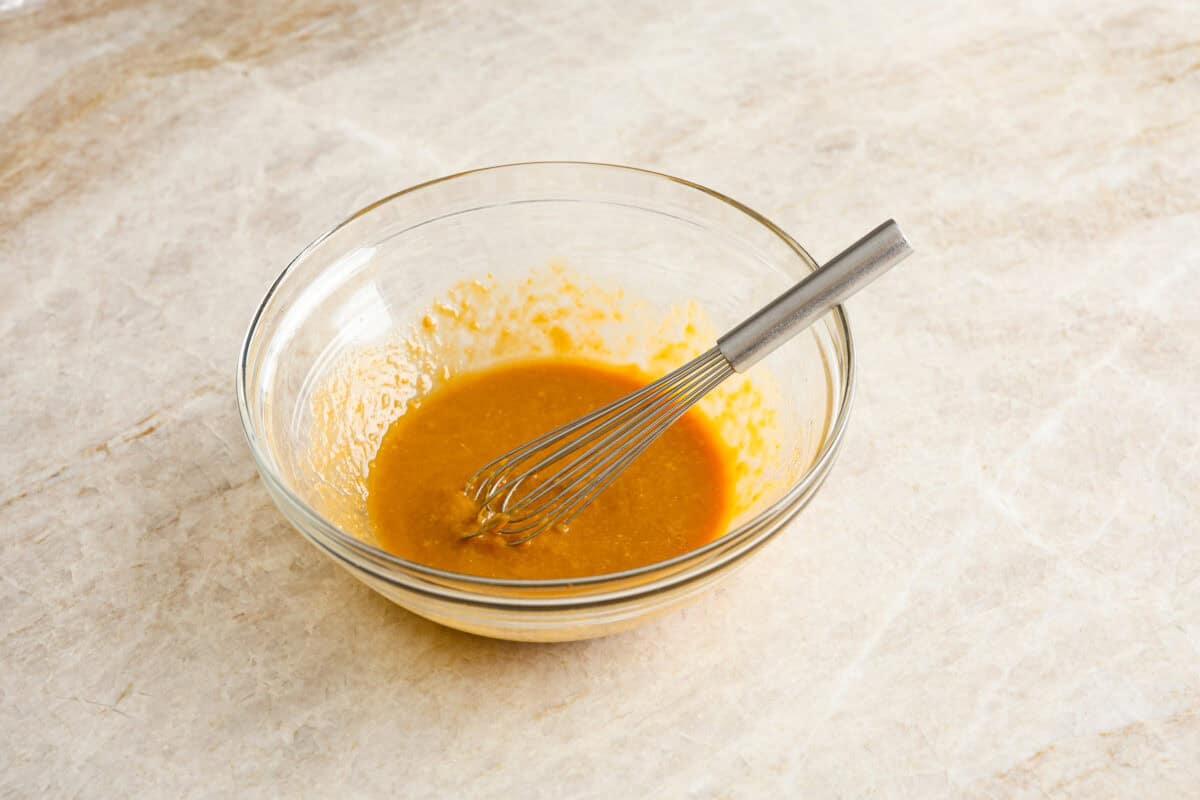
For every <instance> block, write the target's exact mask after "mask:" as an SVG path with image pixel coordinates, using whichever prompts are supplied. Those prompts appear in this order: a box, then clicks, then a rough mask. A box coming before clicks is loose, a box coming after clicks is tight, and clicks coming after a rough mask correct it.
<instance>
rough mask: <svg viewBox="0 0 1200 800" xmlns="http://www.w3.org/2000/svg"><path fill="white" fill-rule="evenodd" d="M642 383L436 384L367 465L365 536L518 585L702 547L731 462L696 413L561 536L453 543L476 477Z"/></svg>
mask: <svg viewBox="0 0 1200 800" xmlns="http://www.w3.org/2000/svg"><path fill="white" fill-rule="evenodd" d="M648 380H649V378H648V377H647V376H646V375H644V374H643V373H641V372H640V371H639V370H637V369H635V368H632V367H630V368H616V367H610V366H602V365H599V364H596V363H592V362H584V361H575V360H569V359H544V360H537V361H527V362H520V363H515V364H509V365H505V366H500V367H494V368H491V369H487V370H483V371H479V372H474V373H467V374H463V375H460V376H458V377H455V378H452V379H450V380H448V381H446V382H445V383H444V384H443V385H441V386H439V387H438V388H436V389H435V390H433V391H432V392H431V393H430V394H429V395H428V396H426V397H425V398H423V399H422V400H421V402H420V404H419V405H416V406H415V407H410V408H409V409H408V410H407V412H406V413H404V414H403V415H402V416H400V417H399V418H398V419H396V420H395V422H393V423H392V424H391V426H390V427H389V428H388V430H387V433H386V434H384V437H383V440H382V442H381V443H380V447H379V451H378V452H377V454H376V455H375V458H374V460H373V461H372V462H371V465H370V471H369V474H368V477H367V512H368V515H369V517H370V521H371V527H372V529H373V532H374V534H375V537H376V538H377V540H378V541H379V543H380V544H381V545H382V546H383V547H384V548H386V549H387V550H389V551H391V552H393V553H395V554H396V555H399V556H401V557H402V558H406V559H409V560H411V561H416V562H418V563H421V564H426V565H429V566H432V567H437V568H440V569H444V570H449V571H451V572H459V573H466V574H471V575H483V576H488V577H494V578H520V579H549V578H571V577H581V576H586V575H599V574H604V573H610V572H618V571H621V570H625V569H630V568H633V567H639V566H644V565H646V564H651V563H654V562H657V561H662V560H664V559H667V558H671V557H673V556H677V555H680V554H682V553H686V552H687V551H689V550H693V549H695V548H696V547H699V546H701V545H703V544H706V543H707V542H709V541H712V540H713V539H714V538H716V537H717V536H719V535H720V534H722V533H724V531H725V529H726V526H727V525H728V522H729V519H730V516H731V513H732V509H733V496H732V495H733V491H732V485H733V481H732V476H731V474H730V471H731V466H730V465H731V463H732V455H731V453H730V452H729V451H728V449H727V448H726V446H725V445H724V443H723V442H722V441H721V439H720V438H719V436H718V434H717V431H716V428H715V426H714V424H713V422H712V421H711V420H710V419H709V418H708V417H707V416H705V415H704V414H703V413H702V412H701V411H700V410H699V409H696V408H693V409H691V410H690V411H688V413H687V414H685V415H684V416H683V417H682V418H681V419H679V421H677V422H676V423H675V424H674V425H673V426H671V427H670V428H669V429H667V431H666V432H665V433H664V434H663V435H662V437H661V438H659V439H658V441H656V442H655V443H654V444H653V445H651V446H650V447H649V448H648V449H647V450H646V451H645V452H644V453H642V455H641V456H640V457H639V458H638V459H637V460H635V461H634V462H633V463H632V464H631V465H630V466H629V468H628V469H627V470H626V471H625V472H624V473H623V474H622V475H621V476H620V477H619V478H617V480H616V481H614V482H613V483H612V484H611V485H610V486H609V487H608V488H607V489H606V490H605V491H604V492H602V493H601V494H600V495H599V496H598V497H597V498H596V500H595V501H594V502H593V503H592V504H591V505H589V506H588V507H587V508H586V509H585V510H584V511H583V512H582V513H581V514H579V516H577V517H576V518H575V519H574V520H573V521H571V523H570V525H569V527H568V529H567V530H559V529H552V530H550V531H547V532H546V533H544V534H542V535H541V536H538V537H537V538H536V539H534V540H532V541H530V542H528V543H525V544H521V545H517V546H510V545H508V544H506V543H505V541H504V540H503V539H502V538H501V537H500V536H498V535H496V534H485V535H482V536H478V537H476V538H473V539H463V538H462V535H463V534H464V533H465V532H467V531H469V530H472V529H474V528H475V527H477V522H476V515H477V512H478V509H477V508H476V507H475V505H474V504H473V503H472V502H471V501H470V500H469V499H468V498H467V497H466V495H465V493H464V487H465V486H466V483H467V480H468V479H469V478H470V476H471V475H472V474H473V473H474V472H475V470H477V469H479V468H480V467H481V466H483V465H484V464H485V463H487V462H488V461H489V460H491V459H492V458H495V457H496V456H498V455H500V454H501V453H504V452H506V451H507V450H509V449H511V448H513V447H515V446H516V445H519V444H521V443H522V442H525V441H528V440H529V439H532V438H533V437H535V436H538V435H539V434H542V433H545V432H546V431H548V430H550V429H551V428H554V427H555V426H557V425H561V424H563V423H565V422H569V421H570V420H572V419H574V418H576V417H579V416H581V415H583V414H585V413H587V412H588V411H591V410H592V409H594V408H597V407H598V406H601V405H604V404H605V403H608V402H610V401H612V400H615V399H617V398H618V397H620V396H622V395H625V394H628V393H629V392H631V391H633V390H634V389H636V388H638V387H640V386H642V385H644V384H645V383H647V382H648ZM414 405H415V404H414Z"/></svg>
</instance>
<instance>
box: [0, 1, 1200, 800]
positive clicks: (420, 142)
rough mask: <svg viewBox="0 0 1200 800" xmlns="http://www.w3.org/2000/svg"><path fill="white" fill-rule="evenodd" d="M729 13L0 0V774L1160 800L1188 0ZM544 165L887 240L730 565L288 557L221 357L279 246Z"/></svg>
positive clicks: (237, 785) (170, 791) (1191, 789)
mask: <svg viewBox="0 0 1200 800" xmlns="http://www.w3.org/2000/svg"><path fill="white" fill-rule="evenodd" d="M239 5H241V6H246V8H244V9H242V10H237V9H236V8H235V7H236V6H239ZM736 5H737V4H730V3H724V2H715V1H714V0H700V1H699V2H695V3H689V4H687V5H686V7H685V6H677V5H676V4H671V3H639V4H636V5H635V4H625V5H623V6H622V10H621V11H619V12H618V11H614V10H613V8H612V7H611V4H604V3H574V2H571V3H560V2H554V1H553V0H544V1H540V2H539V1H534V2H521V3H517V4H476V3H462V2H453V3H443V2H420V1H419V0H414V1H413V2H408V3H397V4H390V3H381V2H373V3H365V4H362V5H352V4H349V3H343V2H333V1H332V0H330V2H322V0H302V1H301V2H295V3H289V4H279V5H277V6H276V7H275V8H273V9H269V8H268V7H267V5H266V4H257V3H245V4H221V3H217V4H213V3H199V2H189V3H167V4H164V3H148V2H140V1H139V0H132V1H129V0H90V1H87V2H84V1H83V0H81V1H80V2H75V3H57V2H32V3H26V2H22V0H10V2H5V3H0V9H3V10H2V11H0V53H2V54H3V61H4V67H5V68H4V69H3V70H2V71H0V196H2V198H3V202H2V203H0V270H2V272H0V274H2V276H3V286H4V291H3V292H2V293H0V332H2V334H3V338H4V343H5V348H4V349H5V352H4V356H3V358H0V411H2V413H0V436H2V438H3V440H4V446H3V451H2V456H0V665H2V666H0V796H3V797H27V796H49V797H113V796H138V795H140V796H150V795H153V796H171V797H190V796H204V795H215V796H233V795H237V796H256V795H284V796H298V795H308V796H383V795H390V796H403V797H413V798H417V797H438V796H455V797H489V796H497V797H504V796H507V797H514V796H520V797H526V798H538V797H561V796H571V797H619V796H629V795H631V794H632V793H633V792H632V790H633V787H643V791H644V790H645V789H649V788H653V791H651V792H650V795H651V796H656V797H691V798H729V797H777V796H801V795H802V796H806V797H942V796H945V797H965V798H1001V797H1003V798H1008V797H1049V798H1064V797H1086V798H1099V797H1110V796H1123V797H1139V798H1140V797H1155V798H1166V797H1185V796H1195V792H1196V791H1197V787H1198V786H1200V536H1198V535H1197V534H1198V525H1197V505H1198V501H1200V423H1198V422H1197V413H1196V406H1197V403H1198V401H1200V345H1198V341H1200V247H1198V246H1197V237H1198V235H1200V158H1198V157H1197V151H1198V149H1200V40H1198V39H1197V38H1196V37H1197V34H1198V28H1197V24H1196V23H1197V16H1196V8H1195V4H1194V2H1192V1H1191V0H1174V1H1173V2H1171V1H1167V0H1164V1H1163V2H1142V0H1132V1H1131V0H1099V1H1098V2H1076V3H1069V2H1054V1H1053V0H1052V2H1049V3H1042V4H1030V5H1028V6H1026V7H1024V8H1023V10H1019V11H1018V10H1004V9H1002V7H1004V6H1012V4H970V6H969V7H957V6H956V5H955V4H946V3H942V2H926V1H925V0H918V2H911V1H909V0H906V1H905V2H899V1H898V0H897V1H890V2H886V3H869V2H861V1H859V2H852V3H842V4H839V3H832V4H797V3H786V2H778V3H771V4H761V5H758V6H756V9H757V10H753V11H744V10H738V9H737V8H736ZM548 158H571V159H585V160H601V161H615V162H622V163H630V164H635V165H640V166H645V167H649V168H653V169H659V170H663V171H667V172H670V173H673V174H678V175H682V176H685V177H689V178H692V179H694V180H697V181H700V182H702V183H705V184H707V185H710V186H713V187H715V188H717V189H719V190H721V191H724V192H726V193H728V194H730V195H733V196H735V197H737V198H739V199H741V200H743V201H744V202H746V203H748V204H749V205H751V206H753V207H755V208H757V209H760V210H761V211H763V212H764V213H766V214H767V215H768V216H770V217H772V218H773V219H774V220H776V221H777V222H779V223H780V224H781V225H782V226H783V227H784V228H785V229H787V230H788V231H789V232H791V233H792V234H793V235H795V236H796V238H797V239H799V240H800V241H801V242H804V243H805V244H806V245H807V246H808V247H809V249H810V250H811V251H812V252H813V253H814V255H815V256H817V257H818V258H826V257H829V256H831V255H832V254H833V253H834V252H836V251H837V250H838V249H840V247H841V246H842V245H844V244H845V243H846V242H848V241H851V240H852V239H853V238H855V237H856V236H857V235H858V234H859V233H860V232H861V231H863V230H866V229H868V228H869V227H871V226H872V225H874V224H875V223H876V222H878V221H879V220H880V219H884V218H886V217H888V216H895V217H896V218H897V219H899V220H900V221H901V222H902V223H903V224H904V226H905V229H906V232H907V233H908V235H909V236H910V238H911V239H912V241H913V242H914V244H915V245H916V247H917V250H918V255H917V256H916V257H914V258H912V259H910V260H909V261H908V262H906V263H905V264H904V266H902V267H901V268H900V269H899V270H898V271H897V272H896V273H895V274H894V275H892V276H889V277H888V278H887V279H885V281H884V282H881V283H880V284H879V289H878V290H877V291H871V292H869V293H867V294H866V295H864V296H862V297H861V298H857V299H855V300H854V301H853V302H852V303H851V305H850V312H851V317H852V320H853V324H854V331H855V335H856V340H857V344H858V348H859V356H860V368H861V372H860V378H861V382H860V392H859V395H858V398H857V405H856V408H855V411H854V414H853V419H852V421H851V426H850V432H849V435H848V438H847V440H846V443H845V448H844V450H843V453H842V456H841V459H840V461H839V463H838V465H837V467H836V468H835V469H834V472H833V475H832V477H831V478H830V480H829V482H828V484H827V485H826V487H825V488H824V490H823V491H822V493H821V494H820V495H819V496H818V498H817V499H816V501H815V502H814V503H813V504H812V505H811V506H810V507H809V509H808V510H807V511H806V512H805V513H804V514H803V515H802V516H801V518H800V519H799V520H798V521H797V522H796V523H795V524H794V525H793V527H792V528H791V529H790V530H789V531H788V532H787V533H786V534H785V535H784V536H782V537H780V538H779V539H778V540H777V541H776V542H775V543H773V544H772V545H771V547H770V549H769V551H768V552H769V556H768V557H763V558H758V559H755V560H754V561H753V562H752V563H751V564H749V565H747V566H746V568H745V569H743V570H742V571H740V572H739V573H738V574H737V575H736V576H734V577H733V578H732V579H730V580H729V581H728V582H726V583H724V584H723V585H722V586H721V588H720V589H719V590H717V591H716V592H713V593H711V594H709V595H707V596H706V597H705V598H704V599H703V600H701V601H700V602H698V603H696V604H695V605H693V606H691V607H689V608H687V609H686V610H684V611H682V612H680V613H677V614H674V615H672V616H669V617H666V618H663V619H662V620H660V621H658V622H655V623H653V624H651V625H649V626H648V627H645V628H642V629H639V630H637V631H635V632H632V633H628V634H623V635H620V636H616V637H612V638H608V639H601V640H596V641H591V642H582V643H576V644H568V645H559V646H536V645H518V644H512V643H506V642H499V641H490V640H486V639H480V638H475V637H471V636H468V635H464V634H459V633H456V632H454V631H450V630H446V629H443V628H440V627H438V626H436V625H433V624H431V623H428V622H426V621H424V620H422V619H419V618H417V617H415V616H412V615H410V614H408V613H406V612H404V611H402V610H400V609H398V608H396V607H394V606H391V605H390V604H389V603H388V602H387V601H385V600H383V599H382V598H380V597H378V596H376V595H374V594H372V593H371V592H370V591H369V590H368V589H367V588H365V587H364V586H362V585H360V584H359V583H357V582H356V581H355V580H354V579H353V578H351V577H350V575H348V574H347V573H345V572H343V571H342V570H340V569H339V568H338V567H337V566H336V565H334V564H333V563H332V562H330V561H328V560H327V559H325V558H324V557H323V556H321V554H319V553H318V552H317V551H316V550H315V549H314V548H312V547H311V546H309V545H308V544H307V543H305V542H304V540H303V539H302V538H301V537H300V536H299V535H297V534H296V533H294V532H293V531H292V530H291V529H290V528H289V527H288V526H287V525H286V524H285V522H284V521H283V518H282V517H281V516H280V514H279V513H277V511H276V510H275V508H274V507H273V506H272V504H271V501H270V500H269V498H268V496H267V493H266V491H265V490H264V488H263V487H262V485H261V483H260V482H259V479H258V478H257V476H256V473H255V469H254V466H253V464H252V463H251V459H250V455H249V453H248V451H247V448H246V446H245V443H244V441H243V437H242V432H241V428H240V425H239V422H238V419H237V413H236V408H235V401H234V396H233V371H234V363H235V357H236V351H237V348H238V345H239V343H240V339H241V336H242V334H243V333H244V331H245V328H246V325H247V323H248V321H249V318H250V315H251V313H252V311H253V310H254V308H255V306H256V304H257V303H258V301H259V299H260V297H261V295H262V294H263V292H264V291H265V289H266V287H267V285H268V283H269V282H270V281H271V279H272V278H273V277H274V276H275V274H276V273H277V272H278V271H279V270H280V269H281V268H282V267H283V265H284V264H286V263H287V261H288V260H289V259H290V258H291V256H292V255H294V254H295V253H296V252H297V251H298V249H299V248H300V247H301V246H302V245H304V244H305V243H306V242H307V241H308V240H309V239H310V238H312V237H313V236H314V235H315V234H316V233H318V232H320V231H322V230H323V229H325V228H326V227H328V226H329V225H330V224H332V223H333V222H335V221H337V220H339V219H341V218H342V217H343V216H345V215H346V214H347V213H348V212H350V211H352V210H354V209H357V208H358V207H360V206H362V205H364V204H365V203H367V202H369V201H371V200H373V199H375V198H377V197H380V196H382V195H384V194H387V193H389V192H392V191H394V190H396V189H398V188H402V187H405V186H408V185H411V184H413V183H415V182H419V181H421V180H425V179H428V178H431V177H436V176H438V175H442V174H446V173H450V172H455V171H458V170H461V169H464V168H469V167H473V166H482V165H486V164H491V163H500V162H509V161H520V160H529V159H548Z"/></svg>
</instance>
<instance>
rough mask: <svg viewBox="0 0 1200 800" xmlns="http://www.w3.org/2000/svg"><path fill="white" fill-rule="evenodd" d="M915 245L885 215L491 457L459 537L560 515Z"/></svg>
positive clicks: (538, 523) (515, 540) (517, 534)
mask: <svg viewBox="0 0 1200 800" xmlns="http://www.w3.org/2000/svg"><path fill="white" fill-rule="evenodd" d="M911 252H912V248H911V247H909V244H908V241H907V240H906V239H905V238H904V234H902V233H901V232H900V228H899V227H898V226H897V225H896V223H895V222H894V221H893V220H888V221H887V222H885V223H883V224H882V225H880V226H879V227H877V228H876V229H875V230H873V231H871V232H870V233H868V234H867V235H866V236H864V237H863V238H861V239H859V240H858V241H857V242H855V243H854V244H852V245H850V247H848V248H846V249H845V250H844V251H842V252H841V253H840V254H839V255H837V256H836V257H835V258H833V260H831V261H830V262H829V263H827V264H826V265H825V266H823V267H821V268H820V269H818V270H816V271H815V272H813V273H812V274H810V275H808V276H807V277H805V278H804V279H803V280H801V281H800V282H799V283H797V284H796V285H795V286H793V287H792V288H791V289H788V290H787V291H786V292H784V293H783V294H781V295H780V296H779V297H777V298H775V299H774V300H772V301H771V302H770V303H768V304H767V305H766V306H764V307H763V308H761V309H760V310H758V311H756V312H755V313H754V314H753V315H751V316H750V317H749V318H748V319H746V320H745V321H744V322H742V323H741V324H739V325H737V326H736V327H735V328H733V329H732V330H730V331H729V332H728V333H726V334H725V335H724V336H722V337H721V338H719V339H717V344H716V346H715V347H713V348H712V349H711V350H709V351H707V352H705V353H704V354H702V355H700V356H697V357H696V358H694V359H692V360H691V361H689V362H688V363H687V364H684V365H683V366H682V367H680V368H679V369H677V370H675V371H674V372H671V373H669V374H667V375H665V376H663V377H662V378H659V379H658V380H656V381H654V382H653V383H651V384H648V385H647V386H645V387H643V388H641V389H639V390H637V391H636V392H633V393H632V394H628V395H626V396H625V397H622V398H621V399H619V400H615V401H613V402H612V403H609V404H608V405H606V406H603V407H601V408H598V409H596V410H595V411H593V412H591V413H589V414H586V415H584V416H582V417H580V418H579V419H576V420H575V421H573V422H569V423H567V424H566V425H563V426H561V427H559V428H555V429H554V430H552V431H550V432H548V433H545V434H543V435H541V436H539V437H537V438H536V439H533V440H531V441H529V442H526V443H525V444H523V445H521V446H520V447H517V448H514V449H512V450H510V451H508V452H507V453H505V454H504V455H502V456H500V457H498V458H496V459H493V460H492V461H489V462H488V463H487V464H485V465H484V466H483V467H482V468H481V469H480V470H479V471H478V472H476V473H475V474H474V475H472V476H471V479H470V480H469V481H468V482H467V494H468V496H470V497H471V498H473V499H474V501H475V502H476V503H477V504H478V505H479V507H480V524H479V527H478V528H477V529H475V530H473V531H471V532H469V533H467V534H465V535H464V538H471V537H474V536H479V535H481V534H484V533H497V534H500V535H501V536H503V537H504V538H505V539H506V540H507V541H508V543H509V544H513V545H517V544H521V543H523V542H527V541H529V540H530V539H532V538H534V537H535V536H537V535H539V534H541V533H544V532H545V531H547V530H549V529H550V528H553V527H555V526H556V525H566V524H567V523H569V522H570V521H571V520H572V519H574V518H575V516H576V515H578V514H579V512H581V511H583V509H585V508H587V506H588V505H589V504H590V503H591V502H592V501H593V500H595V499H596V496H597V495H599V494H600V492H602V491H604V489H605V488H607V487H608V485H609V484H611V483H612V482H613V481H614V480H616V478H617V476H618V475H620V474H621V472H622V471H624V469H625V468H626V467H628V466H629V464H630V463H632V462H633V460H634V459H635V458H637V457H638V456H639V455H640V454H641V453H642V452H643V451H644V450H645V449H646V448H647V447H649V446H650V445H651V444H653V443H654V441H655V440H656V439H657V438H658V437H659V436H661V435H662V433H663V431H665V430H666V429H667V428H669V427H670V426H671V425H672V424H673V423H674V422H675V421H676V420H677V419H679V418H680V417H682V416H683V415H684V413H686V412H687V410H688V409H689V408H691V407H692V406H693V405H695V404H696V402H697V401H699V400H700V398H702V397H704V396H705V395H706V394H708V393H709V392H711V391H712V390H713V389H715V388H716V387H717V386H718V385H719V384H720V383H721V382H722V381H724V380H725V379H726V378H728V377H729V376H730V375H732V374H733V373H734V372H745V371H746V369H748V368H749V367H751V366H753V365H754V364H756V363H757V362H758V361H759V360H760V359H762V358H763V357H764V356H766V355H767V354H768V353H770V352H772V351H773V350H775V348H777V347H779V345H781V344H783V343H784V342H785V341H787V340H788V339H790V338H792V337H793V336H795V335H796V334H797V333H799V332H800V331H802V330H804V329H805V328H807V327H808V326H809V325H811V324H812V323H813V322H815V321H816V320H817V319H818V318H819V317H820V316H821V315H822V314H824V313H825V312H826V311H828V310H829V309H830V308H832V307H834V306H836V305H837V304H838V303H841V302H842V301H843V300H845V299H846V298H848V297H850V296H851V295H853V294H855V293H856V292H857V291H858V290H859V289H862V288H863V287H864V286H866V285H867V284H868V283H870V282H871V281H873V280H875V279H876V278H878V277H879V276H880V275H882V274H883V273H884V272H886V271H887V270H888V269H890V268H891V267H893V266H894V265H896V264H898V263H899V262H900V261H902V260H903V259H904V258H906V257H907V256H908V255H909V254H910V253H911ZM550 469H553V471H552V472H548V473H547V474H545V476H544V477H542V474H541V473H543V472H546V471H547V470H550ZM535 476H536V477H535ZM530 483H531V484H532V486H531V488H529V489H528V490H527V491H524V492H522V491H521V489H522V486H523V485H525V484H530Z"/></svg>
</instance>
